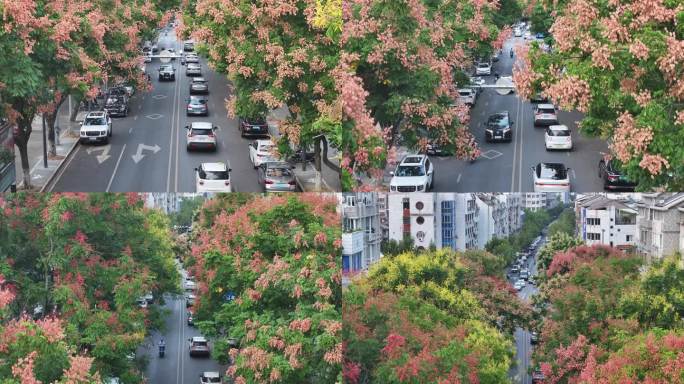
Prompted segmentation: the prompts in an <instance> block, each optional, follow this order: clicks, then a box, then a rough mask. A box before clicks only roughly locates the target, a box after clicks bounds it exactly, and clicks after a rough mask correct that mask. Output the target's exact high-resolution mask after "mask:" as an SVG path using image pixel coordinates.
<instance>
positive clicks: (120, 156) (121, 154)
mask: <svg viewBox="0 0 684 384" xmlns="http://www.w3.org/2000/svg"><path fill="white" fill-rule="evenodd" d="M125 150H126V144H124V145H123V148H121V153H120V154H119V159H118V160H117V161H116V165H115V166H114V172H112V177H111V178H110V179H109V184H107V190H106V191H105V192H109V189H110V188H111V187H112V182H113V181H114V177H115V176H116V171H117V169H119V163H121V158H122V157H123V154H124V151H125Z"/></svg>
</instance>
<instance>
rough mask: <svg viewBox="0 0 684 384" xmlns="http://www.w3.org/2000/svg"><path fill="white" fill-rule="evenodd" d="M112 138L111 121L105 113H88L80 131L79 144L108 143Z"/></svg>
mask: <svg viewBox="0 0 684 384" xmlns="http://www.w3.org/2000/svg"><path fill="white" fill-rule="evenodd" d="M110 137H112V119H111V117H109V114H108V113H107V111H96V112H89V113H88V114H87V115H86V116H85V118H84V119H83V123H81V129H80V138H79V140H80V141H81V143H97V142H104V143H109V138H110Z"/></svg>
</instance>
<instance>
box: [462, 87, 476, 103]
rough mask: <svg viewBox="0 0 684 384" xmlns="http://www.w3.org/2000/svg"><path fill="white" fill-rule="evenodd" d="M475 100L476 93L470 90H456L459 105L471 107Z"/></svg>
mask: <svg viewBox="0 0 684 384" xmlns="http://www.w3.org/2000/svg"><path fill="white" fill-rule="evenodd" d="M476 100H477V91H475V90H474V89H472V88H461V89H459V90H458V101H459V103H462V104H465V105H469V106H471V107H472V106H473V105H475V101H476Z"/></svg>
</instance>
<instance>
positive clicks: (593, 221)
mask: <svg viewBox="0 0 684 384" xmlns="http://www.w3.org/2000/svg"><path fill="white" fill-rule="evenodd" d="M587 225H601V219H599V218H594V217H588V218H587Z"/></svg>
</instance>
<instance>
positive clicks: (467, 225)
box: [439, 193, 480, 251]
mask: <svg viewBox="0 0 684 384" xmlns="http://www.w3.org/2000/svg"><path fill="white" fill-rule="evenodd" d="M439 197H440V208H441V218H442V234H444V219H445V218H446V217H447V216H448V212H449V210H448V207H454V208H455V217H454V218H453V219H454V220H455V221H454V223H455V225H456V228H455V229H454V232H455V240H456V247H455V248H454V249H457V250H459V251H464V250H467V249H477V248H478V246H479V242H478V240H477V239H478V236H479V227H478V223H479V220H480V216H479V211H478V206H477V197H476V196H475V194H474V193H440V194H439ZM442 240H443V239H442Z"/></svg>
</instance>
